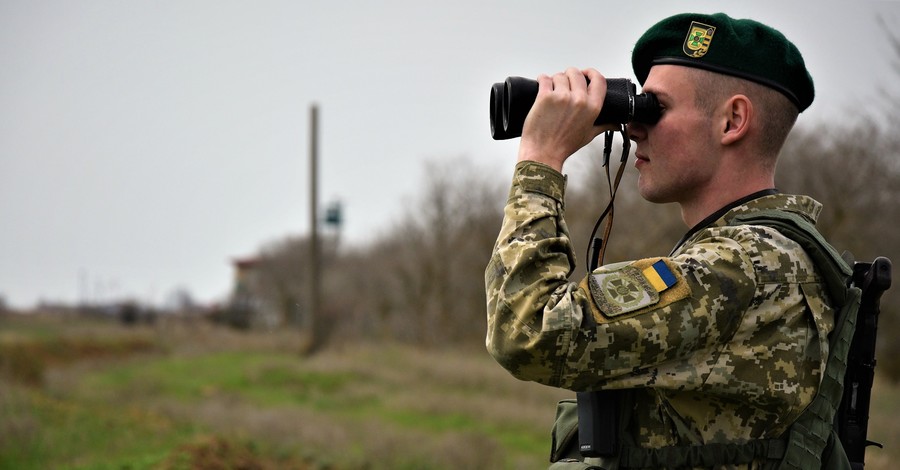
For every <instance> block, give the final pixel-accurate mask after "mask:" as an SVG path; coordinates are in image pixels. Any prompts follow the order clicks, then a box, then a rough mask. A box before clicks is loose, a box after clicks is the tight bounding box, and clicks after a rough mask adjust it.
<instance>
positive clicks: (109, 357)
mask: <svg viewBox="0 0 900 470" xmlns="http://www.w3.org/2000/svg"><path fill="white" fill-rule="evenodd" d="M16 321H17V322H20V324H18V325H13V327H14V328H11V329H4V330H3V332H0V365H2V364H5V365H4V366H3V367H0V380H3V381H4V382H6V381H9V383H10V384H11V386H10V387H3V388H2V390H0V469H39V468H41V469H43V468H61V469H105V468H109V469H123V468H129V469H164V470H169V469H175V468H204V467H203V466H200V467H196V465H197V464H196V461H197V460H198V459H199V460H200V461H209V460H210V459H225V461H226V463H225V467H222V468H229V467H237V466H240V465H238V464H237V462H238V461H248V460H249V461H251V463H252V465H250V467H251V468H253V467H254V466H256V467H255V468H299V469H305V468H335V469H344V468H372V469H379V468H385V469H387V468H391V469H393V468H401V469H402V468H410V469H412V468H415V469H427V468H434V469H441V468H458V467H462V468H521V467H523V466H524V467H534V466H543V465H544V462H545V456H546V454H547V451H546V449H547V446H548V445H549V444H548V442H547V435H548V429H549V426H550V421H551V420H552V411H553V409H554V403H555V399H556V398H555V397H556V395H558V393H559V392H557V391H554V390H552V389H548V388H544V387H540V386H536V385H533V384H532V385H529V384H522V383H521V382H517V381H515V380H514V379H512V378H510V377H509V376H508V375H507V374H506V373H505V372H504V371H502V370H501V369H500V368H499V367H497V366H496V365H495V364H493V362H492V361H490V359H489V358H487V357H486V355H485V354H484V353H482V352H480V351H473V352H468V353H459V352H453V351H447V352H434V351H432V352H428V351H420V350H416V349H412V348H407V347H402V346H383V347H382V346H366V347H355V348H349V349H346V350H343V351H338V350H334V351H325V352H323V353H321V354H319V355H316V356H313V357H308V358H304V357H303V356H301V355H299V354H297V353H296V352H295V351H294V350H292V348H285V347H283V345H284V344H296V342H297V341H295V340H296V338H291V339H290V340H289V341H273V340H272V337H270V336H267V335H264V334H259V333H255V334H247V335H237V334H235V333H233V332H230V331H228V330H219V329H216V328H212V327H209V326H207V325H203V326H200V327H198V328H200V330H199V331H200V333H202V334H199V335H198V334H196V333H197V332H187V333H184V332H180V333H179V332H178V331H177V330H175V331H168V330H166V329H160V328H159V327H157V328H156V329H151V328H146V327H144V329H138V330H129V329H124V328H121V327H118V326H116V325H112V324H110V325H104V324H93V325H92V326H91V327H90V328H86V327H84V325H81V326H78V327H74V325H73V324H72V323H71V322H50V323H47V324H41V322H42V320H41V319H39V318H34V319H31V321H35V322H36V323H38V324H36V325H33V326H31V327H29V326H28V325H23V324H21V322H25V321H26V320H25V319H21V318H19V319H16ZM13 329H14V330H15V334H11V333H10V331H12V330H13ZM3 333H5V334H3ZM137 337H139V338H141V340H140V344H142V345H143V346H142V347H140V348H137V347H123V344H125V345H127V344H132V343H135V344H137V343H136V340H134V338H137ZM148 341H149V342H150V347H148V345H147V342H148ZM61 345H62V346H61ZM67 345H68V346H67ZM10 351H16V354H17V355H18V356H20V357H22V356H24V357H30V358H33V359H34V361H33V362H34V364H33V365H32V366H33V367H32V369H30V370H29V374H33V373H34V374H37V375H38V376H37V378H35V377H31V376H30V377H31V378H30V379H28V380H23V379H22V376H19V375H17V373H16V372H15V371H14V370H13V368H12V367H10V366H9V362H10V361H6V362H4V361H3V360H2V357H3V356H4V354H5V353H8V352H10ZM5 355H6V356H7V357H8V356H9V354H5ZM523 390H524V391H526V393H523V394H521V397H519V398H521V400H518V399H517V398H516V395H518V394H519V392H520V391H523ZM529 390H530V391H529ZM498 395H499V396H498ZM494 400H501V401H502V403H504V404H505V405H504V406H499V407H497V406H494V404H493V402H494ZM536 405H537V406H536ZM522 407H526V408H527V409H523V408H522ZM535 409H539V410H540V411H538V412H537V413H535V411H534V410H535ZM523 411H524V412H523ZM223 455H224V457H223ZM229 459H230V460H229ZM207 464H208V465H207V467H208V468H217V467H216V466H215V465H213V464H211V463H209V462H207ZM267 465H268V466H267Z"/></svg>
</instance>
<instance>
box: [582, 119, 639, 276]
mask: <svg viewBox="0 0 900 470" xmlns="http://www.w3.org/2000/svg"><path fill="white" fill-rule="evenodd" d="M619 132H620V133H621V134H622V139H623V141H622V156H621V158H620V159H619V169H618V171H617V172H616V178H615V180H611V179H610V173H609V156H610V154H611V153H612V142H613V137H614V136H615V131H606V134H605V135H604V145H603V168H605V169H606V184H607V186H608V187H609V203H608V204H607V205H606V209H604V210H603V212H602V213H601V214H600V217H599V218H598V219H597V223H596V224H594V229H593V230H592V231H591V243H590V247H589V248H588V261H587V266H588V272H592V271H593V270H595V269H597V267H598V266H601V265H602V264H603V258H604V256H605V255H606V247H607V246H609V237H610V234H611V233H612V224H613V215H614V213H615V209H614V203H615V200H616V193H617V192H618V191H619V183H621V181H622V175H623V174H624V173H625V166H626V163H627V162H628V154H629V153H630V152H631V140H629V139H628V130H627V127H623V128H622V130H621V131H619ZM604 219H605V220H606V227H604V229H603V237H600V238H598V237H597V236H596V235H597V230H598V229H599V228H600V224H601V223H603V220H604Z"/></svg>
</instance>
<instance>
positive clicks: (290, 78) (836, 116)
mask: <svg viewBox="0 0 900 470" xmlns="http://www.w3.org/2000/svg"><path fill="white" fill-rule="evenodd" d="M683 5H686V4H685V3H678V4H677V5H676V2H672V1H668V0H659V1H640V0H629V1H620V2H609V1H598V0H586V1H564V0H560V1H552V2H550V1H543V2H536V1H521V0H519V1H504V2H499V1H498V2H489V1H486V0H451V1H444V2H430V1H421V0H417V1H413V0H410V1H395V0H380V1H355V2H351V1H336V0H327V1H286V0H284V1H275V0H269V1H265V0H264V1H223V0H178V1H176V0H171V1H149V0H147V1H143V0H129V1H121V0H57V1H46V0H0V223H2V226H0V296H2V297H4V298H5V299H6V301H7V303H8V304H11V305H13V306H16V307H28V306H31V305H33V304H34V303H35V302H37V301H39V300H44V301H52V302H77V301H82V300H88V301H110V300H117V299H121V298H126V297H130V298H134V299H137V300H139V301H141V302H147V303H153V304H157V305H158V304H160V303H162V302H164V301H165V300H166V298H167V296H169V295H170V294H171V292H173V291H174V290H175V289H178V288H183V289H186V290H188V291H190V292H191V293H192V294H193V295H194V296H195V297H196V298H197V299H198V300H200V301H204V302H205V301H211V300H216V299H222V298H224V297H225V296H226V295H227V293H228V291H229V288H230V284H231V265H230V260H231V259H232V258H234V257H239V256H246V255H250V254H253V253H254V252H256V250H257V249H258V248H259V247H260V245H261V244H263V243H265V242H268V241H272V240H275V239H278V238H281V237H283V236H286V235H290V234H302V233H307V232H308V230H309V222H308V219H309V212H308V206H309V200H308V195H307V192H308V178H309V175H308V170H307V166H308V164H307V152H308V147H309V131H308V127H309V108H310V106H311V105H312V104H313V103H317V104H318V106H319V109H320V130H321V134H320V140H319V149H320V158H321V162H320V176H321V182H320V196H321V199H322V202H323V204H326V203H328V202H330V201H334V200H340V201H341V202H342V203H343V207H344V216H345V224H344V227H343V239H344V240H346V241H347V242H348V243H355V244H362V243H365V242H366V240H370V239H372V237H374V236H375V235H377V234H379V233H381V232H383V231H385V230H386V229H387V228H388V227H390V225H391V222H393V221H395V220H397V219H398V218H399V217H400V215H401V214H402V213H403V205H404V203H405V202H406V201H409V200H410V199H413V198H415V196H416V195H417V194H418V193H419V192H420V190H421V186H420V185H419V178H420V177H421V176H422V175H423V170H424V165H423V162H424V161H426V160H441V159H454V158H458V157H465V158H468V159H469V161H472V162H477V163H478V164H479V165H484V168H486V169H489V170H486V171H492V172H494V171H495V172H497V177H498V178H508V176H509V174H510V172H511V169H512V166H513V160H514V159H515V149H516V147H515V145H516V144H515V141H507V142H494V141H492V140H491V138H490V132H489V125H488V94H489V89H490V85H491V84H492V83H494V82H497V81H501V80H503V79H504V78H505V77H507V76H509V75H522V76H531V77H533V76H536V75H537V74H539V73H543V72H546V73H552V72H555V71H558V70H562V69H564V68H565V67H567V66H570V65H574V66H577V67H595V68H597V69H599V70H600V71H601V72H602V73H604V74H605V75H606V76H608V77H616V76H619V77H629V78H630V77H633V74H632V72H631V68H630V62H629V59H630V53H631V49H632V46H633V45H634V42H635V40H636V39H637V38H638V37H639V36H640V34H641V33H642V32H643V31H644V30H646V29H647V28H648V27H649V26H651V25H652V24H653V23H655V22H656V21H658V20H660V19H662V18H664V17H666V16H668V15H670V14H674V13H679V12H681V11H682V9H683V8H684V6H683ZM691 5H692V6H691V8H693V9H695V10H696V11H701V12H707V13H712V12H716V11H724V12H726V13H729V14H731V15H732V16H735V17H752V18H754V19H757V20H760V21H763V22H765V23H768V24H770V25H772V26H774V27H776V28H777V29H779V30H781V31H782V32H783V33H785V35H786V36H788V38H790V39H792V40H793V41H794V42H795V43H796V44H797V45H798V47H799V48H800V50H801V51H802V53H803V54H804V57H805V59H806V62H807V65H808V67H809V69H810V71H811V73H812V75H813V78H814V80H815V82H816V91H817V96H816V101H815V102H814V103H813V105H812V107H811V108H810V109H809V110H808V111H807V112H805V113H804V114H803V115H802V116H801V122H806V123H814V122H822V121H835V120H841V119H846V116H847V115H848V112H849V111H850V110H852V109H855V108H858V107H860V106H870V105H872V104H873V103H874V102H875V101H874V100H877V96H878V93H877V92H876V91H877V88H878V87H881V89H882V90H883V89H885V87H890V86H891V82H892V81H896V80H895V78H894V77H895V76H896V75H895V72H893V71H892V68H891V62H890V61H891V60H892V59H893V58H894V55H892V54H891V52H890V49H889V47H888V45H887V39H886V34H885V33H884V28H882V27H881V26H879V23H878V20H877V18H878V17H880V18H882V20H883V21H884V23H885V24H887V25H888V26H889V27H890V28H891V29H896V27H897V26H898V25H900V2H897V1H884V2H867V1H852V2H851V1H846V2H834V1H831V2H821V1H815V2H813V1H806V2H801V1H796V2H793V1H777V2H771V1H754V2H750V1H744V0H742V1H717V2H707V3H696V2H694V3H692V4H691ZM892 78H894V80H892ZM486 256H487V255H486Z"/></svg>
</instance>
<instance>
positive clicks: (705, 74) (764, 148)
mask: <svg viewBox="0 0 900 470" xmlns="http://www.w3.org/2000/svg"><path fill="white" fill-rule="evenodd" d="M687 69H688V70H690V73H691V74H692V77H691V81H692V82H693V83H694V92H695V93H694V96H695V101H696V104H697V107H698V108H700V109H701V110H703V111H705V112H707V113H708V114H709V115H712V113H713V111H714V110H715V108H716V107H717V106H719V105H720V104H721V103H722V102H723V101H725V100H727V99H728V98H730V97H732V96H734V95H737V94H742V95H745V96H746V97H748V98H749V99H750V101H751V102H752V103H753V108H754V109H755V110H756V113H755V116H754V120H755V121H756V124H757V125H758V126H759V128H760V130H761V132H760V135H759V137H758V138H757V142H755V144H756V145H757V148H758V150H759V152H760V154H762V155H763V156H768V157H771V159H772V160H773V163H774V160H775V159H776V158H777V157H778V154H779V153H780V152H781V148H782V146H783V145H784V142H785V140H787V136H788V134H789V133H790V132H791V129H792V128H793V127H794V123H796V122H797V116H798V115H799V114H800V111H799V110H798V109H797V106H796V105H795V104H794V103H793V102H791V100H789V99H788V98H787V97H786V96H784V95H783V94H782V93H780V92H779V91H777V90H775V89H772V88H769V87H767V86H765V85H761V84H759V83H756V82H753V81H750V80H746V79H743V78H739V77H735V76H731V75H724V74H720V73H715V72H710V71H707V70H703V69H699V68H691V67H688V68H687Z"/></svg>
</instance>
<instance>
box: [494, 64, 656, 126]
mask: <svg viewBox="0 0 900 470" xmlns="http://www.w3.org/2000/svg"><path fill="white" fill-rule="evenodd" d="M537 93H538V82H537V81H536V80H531V79H528V78H522V77H509V78H507V79H506V81H505V82H502V83H500V82H498V83H495V84H494V85H493V86H492V87H491V137H493V138H494V140H505V139H512V138H514V137H520V136H521V135H522V126H523V125H524V124H525V117H526V116H528V111H529V110H531V107H532V106H533V105H534V100H535V99H536V98H537ZM658 120H659V101H657V99H656V96H655V95H654V94H653V93H642V94H640V95H638V94H637V92H636V87H635V86H634V83H632V82H631V80H629V79H627V78H607V79H606V98H605V99H604V101H603V108H602V109H601V110H600V115H599V116H597V120H596V121H594V124H595V125H600V124H627V123H629V122H632V121H635V122H641V123H644V124H655V123H656V121H658Z"/></svg>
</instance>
